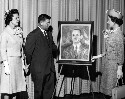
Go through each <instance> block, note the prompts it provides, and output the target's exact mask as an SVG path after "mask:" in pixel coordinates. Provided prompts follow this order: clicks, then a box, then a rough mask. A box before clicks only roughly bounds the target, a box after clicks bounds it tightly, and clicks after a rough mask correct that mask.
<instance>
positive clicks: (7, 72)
mask: <svg viewBox="0 0 125 99" xmlns="http://www.w3.org/2000/svg"><path fill="white" fill-rule="evenodd" d="M3 64H4V67H5V74H6V75H10V69H9V64H8V62H7V61H4V62H3Z"/></svg>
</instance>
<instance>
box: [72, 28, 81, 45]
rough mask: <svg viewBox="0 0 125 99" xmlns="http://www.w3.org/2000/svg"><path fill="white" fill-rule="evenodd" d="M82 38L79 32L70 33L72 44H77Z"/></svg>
mask: <svg viewBox="0 0 125 99" xmlns="http://www.w3.org/2000/svg"><path fill="white" fill-rule="evenodd" d="M82 38H83V36H82V35H81V34H80V31H79V30H73V32H72V41H73V43H76V44H77V43H79V42H80V40H81V39H82Z"/></svg>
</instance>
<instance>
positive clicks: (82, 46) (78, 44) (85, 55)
mask: <svg viewBox="0 0 125 99" xmlns="http://www.w3.org/2000/svg"><path fill="white" fill-rule="evenodd" d="M62 49H63V50H62V52H61V58H62V59H72V60H74V59H80V60H85V61H86V60H88V59H89V44H88V43H86V42H85V37H84V36H83V35H82V33H81V30H80V29H73V30H72V31H71V42H70V43H67V44H65V45H62Z"/></svg>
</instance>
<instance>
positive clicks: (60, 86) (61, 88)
mask: <svg viewBox="0 0 125 99" xmlns="http://www.w3.org/2000/svg"><path fill="white" fill-rule="evenodd" d="M64 79H65V76H64V77H63V80H62V82H61V86H60V89H59V93H58V97H59V95H60V92H61V89H62V85H63V82H64Z"/></svg>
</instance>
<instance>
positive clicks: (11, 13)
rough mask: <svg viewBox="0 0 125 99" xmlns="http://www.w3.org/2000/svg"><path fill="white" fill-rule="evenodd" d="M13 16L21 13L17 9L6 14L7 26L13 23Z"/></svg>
mask: <svg viewBox="0 0 125 99" xmlns="http://www.w3.org/2000/svg"><path fill="white" fill-rule="evenodd" d="M13 14H18V15H19V12H18V10H17V9H11V10H8V11H6V12H5V19H4V20H5V26H7V25H9V24H10V21H12V17H13Z"/></svg>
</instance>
